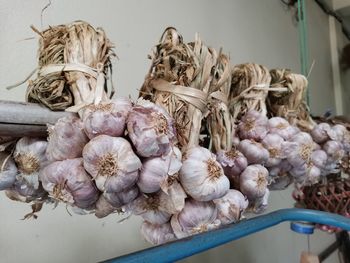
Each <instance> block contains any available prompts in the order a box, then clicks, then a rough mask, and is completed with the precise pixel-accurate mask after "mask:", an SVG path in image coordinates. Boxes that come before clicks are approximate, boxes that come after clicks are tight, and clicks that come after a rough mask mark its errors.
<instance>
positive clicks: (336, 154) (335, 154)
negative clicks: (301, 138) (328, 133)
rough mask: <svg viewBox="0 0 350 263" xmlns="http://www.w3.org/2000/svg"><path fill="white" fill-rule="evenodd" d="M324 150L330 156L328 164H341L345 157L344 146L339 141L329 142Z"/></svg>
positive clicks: (324, 146)
mask: <svg viewBox="0 0 350 263" xmlns="http://www.w3.org/2000/svg"><path fill="white" fill-rule="evenodd" d="M322 149H323V150H324V151H325V152H326V154H327V156H328V160H327V162H328V163H335V162H339V161H340V160H341V159H342V158H343V157H344V155H345V151H344V150H343V146H342V144H341V143H340V142H338V141H332V140H330V141H327V142H326V143H325V144H324V145H323V147H322Z"/></svg>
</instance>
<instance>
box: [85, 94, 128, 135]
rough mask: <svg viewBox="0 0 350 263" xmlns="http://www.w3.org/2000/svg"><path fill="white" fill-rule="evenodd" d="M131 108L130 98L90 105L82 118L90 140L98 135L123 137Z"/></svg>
mask: <svg viewBox="0 0 350 263" xmlns="http://www.w3.org/2000/svg"><path fill="white" fill-rule="evenodd" d="M131 107H132V105H131V101H130V100H129V99H128V98H117V99H113V100H111V101H109V102H100V103H99V104H97V105H95V104H91V105H88V106H87V107H85V108H84V111H83V116H82V119H83V122H84V130H85V133H86V135H87V136H88V137H89V138H90V139H92V138H94V137H96V136H98V135H109V136H114V137H118V136H122V135H123V134H124V131H125V128H126V118H127V116H128V113H129V111H130V110H131Z"/></svg>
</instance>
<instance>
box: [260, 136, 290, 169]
mask: <svg viewBox="0 0 350 263" xmlns="http://www.w3.org/2000/svg"><path fill="white" fill-rule="evenodd" d="M261 143H262V145H263V146H264V148H265V149H266V150H268V151H269V159H267V161H266V163H265V165H266V166H267V167H271V166H276V165H278V164H279V163H280V162H281V161H282V159H283V158H285V157H286V156H285V155H284V152H283V150H282V147H283V144H284V139H283V138H282V137H281V136H279V135H278V134H273V133H269V134H267V135H266V136H265V138H264V139H263V140H262V141H261Z"/></svg>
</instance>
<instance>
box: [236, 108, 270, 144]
mask: <svg viewBox="0 0 350 263" xmlns="http://www.w3.org/2000/svg"><path fill="white" fill-rule="evenodd" d="M238 129H239V135H240V136H239V137H240V138H241V139H251V140H255V141H261V140H262V139H263V138H264V137H265V136H266V134H267V132H268V131H267V117H266V116H264V115H263V114H261V113H260V112H258V111H255V110H250V111H248V112H247V113H246V114H245V115H244V116H243V117H242V119H241V122H240V123H239V125H238Z"/></svg>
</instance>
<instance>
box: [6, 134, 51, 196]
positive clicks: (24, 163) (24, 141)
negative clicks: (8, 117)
mask: <svg viewBox="0 0 350 263" xmlns="http://www.w3.org/2000/svg"><path fill="white" fill-rule="evenodd" d="M46 148H47V141H43V140H40V139H36V138H29V137H23V138H21V139H20V140H19V141H18V142H17V144H16V148H15V151H14V153H13V157H14V159H15V162H16V164H17V167H18V171H19V174H18V176H17V177H22V178H23V179H24V180H25V181H27V183H28V184H29V185H31V186H33V187H34V189H38V187H39V170H40V169H41V168H43V167H44V166H46V165H47V164H48V160H47V158H46V155H45V152H46Z"/></svg>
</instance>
